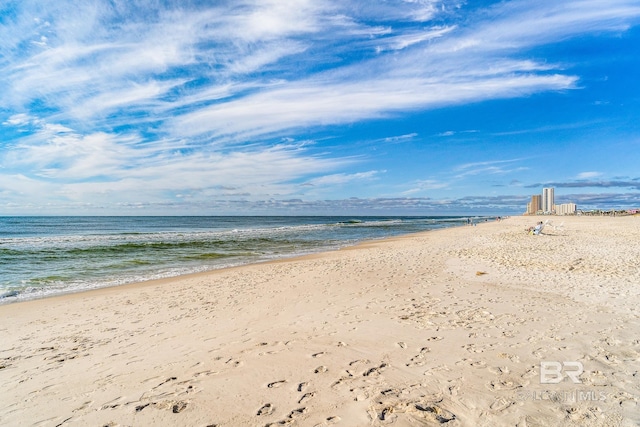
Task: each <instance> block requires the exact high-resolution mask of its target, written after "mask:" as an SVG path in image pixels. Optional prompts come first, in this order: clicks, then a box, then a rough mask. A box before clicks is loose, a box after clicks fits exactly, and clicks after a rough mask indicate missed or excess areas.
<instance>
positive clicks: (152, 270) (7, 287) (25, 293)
mask: <svg viewBox="0 0 640 427" xmlns="http://www.w3.org/2000/svg"><path fill="white" fill-rule="evenodd" d="M465 223H466V217H464V218H463V217H348V218H347V217H316V216H305V217H292V216H286V217H273V216H265V217H249V216H234V217H164V216H163V217H138V216H136V217H0V304H1V303H8V302H14V301H20V300H26V299H33V298H40V297H45V296H50V295H55V294H61V293H68V292H77V291H81V290H87V289H95V288H100V287H107V286H115V285H121V284H125V283H133V282H141V281H146V280H152V279H159V278H166V277H172V276H178V275H183V274H188V273H195V272H201V271H207V270H213V269H218V268H224V267H231V266H237V265H242V264H249V263H254V262H260V261H265V260H270V259H277V258H284V257H291V256H296V255H302V254H308V253H313V252H320V251H324V250H330V249H337V248H340V247H344V246H348V245H352V244H355V243H357V242H360V241H363V240H371V239H380V238H385V237H391V236H397V235H402V234H408V233H413V232H418V231H425V230H431V229H436V228H442V227H449V226H456V225H462V224H465Z"/></svg>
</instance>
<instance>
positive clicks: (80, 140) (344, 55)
mask: <svg viewBox="0 0 640 427" xmlns="http://www.w3.org/2000/svg"><path fill="white" fill-rule="evenodd" d="M10 6H11V8H13V10H12V11H11V13H6V14H4V15H3V16H2V19H3V25H2V26H0V94H1V95H0V97H1V101H2V106H3V107H2V111H1V112H0V122H1V123H2V127H3V130H4V131H5V132H6V135H8V136H7V137H6V138H3V142H2V143H0V144H2V148H3V151H2V153H1V154H0V191H3V192H4V193H3V194H11V195H12V196H11V197H12V198H11V199H10V203H13V202H14V201H15V202H18V201H19V200H23V199H25V198H26V199H29V200H37V199H39V198H42V199H43V200H50V201H57V202H59V203H63V201H65V200H67V201H74V202H78V203H80V202H81V201H86V202H88V203H97V202H99V201H100V200H116V196H115V195H116V194H117V199H118V200H120V199H122V200H121V201H123V202H128V201H129V200H131V201H132V203H133V200H135V199H136V197H137V198H140V197H141V195H143V196H144V197H147V198H148V200H149V201H150V202H152V201H153V202H158V203H160V201H161V200H172V199H173V198H174V197H178V196H177V195H179V197H178V198H180V199H182V201H184V200H186V199H188V198H190V200H205V199H206V198H208V197H227V196H229V197H231V196H233V197H248V198H249V199H251V200H254V199H255V200H257V199H260V198H265V199H268V198H273V197H276V198H282V199H284V198H287V197H294V196H297V195H298V194H299V191H300V189H299V188H300V186H299V184H296V183H300V182H307V183H311V184H313V185H315V186H318V187H319V186H325V187H328V186H338V185H339V184H341V183H346V182H352V181H353V182H355V181H363V180H367V179H375V178H376V177H377V176H378V175H379V174H381V173H382V172H381V171H380V170H376V171H368V172H354V171H352V170H351V171H348V172H347V171H344V170H340V168H344V167H345V166H347V165H352V164H353V163H354V162H353V159H352V158H340V157H336V156H334V155H333V154H332V153H331V152H330V151H328V152H323V153H322V154H315V155H312V154H311V150H310V148H311V147H312V146H313V144H309V145H301V144H296V143H295V142H292V143H277V142H274V141H283V138H292V141H296V140H298V139H307V138H308V135H309V134H311V133H312V132H313V130H314V129H315V130H317V129H327V128H329V127H333V126H337V125H343V124H353V123H360V122H363V121H369V120H373V119H379V118H390V117H396V116H398V115H401V114H404V113H407V112H414V111H419V110H424V109H433V108H439V107H443V106H451V105H460V104H465V103H469V102H480V101H485V100H494V99H500V98H513V97H523V96H529V95H533V94H536V93H540V92H545V91H566V90H577V89H579V88H580V87H581V86H580V78H579V76H578V75H576V74H575V73H574V72H571V71H567V64H556V63H552V62H548V61H547V60H546V58H536V55H535V54H531V55H529V54H528V55H526V59H524V58H523V57H524V56H525V55H521V49H527V48H536V47H537V46H540V45H543V44H545V43H555V42H557V41H562V40H566V39H568V38H571V37H576V36H582V35H585V34H591V33H593V32H620V31H624V30H625V29H627V28H629V26H630V25H634V24H637V21H638V20H639V19H640V6H639V5H638V4H637V2H636V1H635V0H610V1H606V2H605V1H604V0H570V1H564V2H555V1H551V0H543V1H539V2H529V1H512V2H506V3H505V2H499V3H496V4H495V5H493V6H491V7H489V8H485V9H474V11H472V12H469V14H468V15H463V12H462V11H463V10H464V4H463V3H462V2H452V3H446V4H442V3H440V2H436V1H435V0H391V1H388V2H376V3H374V4H371V2H364V1H363V0H350V1H345V2H338V1H334V0H301V1H296V2H283V1H278V0H240V1H220V2H214V3H211V4H208V3H207V2H205V3H202V2H184V3H183V2H156V1H153V0H149V1H141V2H133V3H132V2H120V1H112V2H106V1H104V2H103V1H96V2H80V3H78V2H70V1H64V0H62V1H61V0H56V1H54V0H42V1H35V0H26V1H24V2H13V3H12V4H11V5H10ZM7 7H9V6H7ZM445 21H446V23H443V22H445ZM401 132H407V131H406V130H403V131H401ZM409 132H410V131H409ZM399 133H400V132H399ZM457 133H459V132H456V134H457ZM453 134H454V131H448V132H445V133H443V134H441V135H442V136H448V135H453ZM416 137H417V133H406V134H401V135H400V136H397V137H390V138H387V139H386V141H385V142H389V143H397V142H402V141H408V140H412V139H414V138H416ZM285 141H286V140H285ZM390 145H391V144H390ZM515 163H517V161H516V160H505V161H496V162H485V163H476V164H468V165H462V166H460V167H459V168H458V169H457V171H456V172H457V173H458V174H459V175H460V177H462V176H471V175H474V174H478V173H495V174H497V173H506V172H509V171H513V170H516V169H517V166H515ZM520 170H522V168H520ZM313 177H316V178H313ZM582 178H583V179H592V178H595V176H588V175H584V176H582ZM414 182H415V183H416V185H415V186H414V187H413V188H414V189H422V190H424V189H429V188H435V187H437V186H438V185H440V184H439V181H433V182H432V181H429V180H421V181H414ZM16 188H18V189H20V191H17V190H16ZM52 188H54V189H55V190H54V191H51V189H52ZM142 189H144V191H141V190H142ZM20 192H22V193H24V197H23V196H20ZM240 195H242V196H240ZM247 195H249V196H247ZM292 200H293V199H292Z"/></svg>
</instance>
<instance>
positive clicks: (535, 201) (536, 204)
mask: <svg viewBox="0 0 640 427" xmlns="http://www.w3.org/2000/svg"><path fill="white" fill-rule="evenodd" d="M528 207H529V209H528V212H527V213H528V214H529V215H535V214H537V213H538V211H539V210H541V209H542V197H541V196H540V195H539V194H536V195H534V196H531V203H529V205H528Z"/></svg>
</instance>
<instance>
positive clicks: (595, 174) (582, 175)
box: [576, 171, 603, 179]
mask: <svg viewBox="0 0 640 427" xmlns="http://www.w3.org/2000/svg"><path fill="white" fill-rule="evenodd" d="M602 175H603V174H602V172H595V171H594V172H581V173H579V174H578V176H577V177H576V179H593V178H598V177H600V176H602Z"/></svg>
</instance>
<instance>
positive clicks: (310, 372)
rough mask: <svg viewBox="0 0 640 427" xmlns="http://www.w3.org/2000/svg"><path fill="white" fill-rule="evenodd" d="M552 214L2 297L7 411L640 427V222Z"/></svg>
mask: <svg viewBox="0 0 640 427" xmlns="http://www.w3.org/2000/svg"><path fill="white" fill-rule="evenodd" d="M537 218H538V217H512V218H509V219H508V220H505V221H501V222H489V223H482V224H480V225H479V226H477V227H452V228H447V229H439V230H431V231H427V232H422V233H417V234H410V235H405V236H400V237H391V238H386V239H382V240H374V241H367V242H362V243H359V244H357V245H354V246H350V247H347V248H343V249H341V250H337V251H331V252H323V253H315V254H310V255H304V256H301V257H295V258H287V259H279V260H272V261H267V262H262V263H257V264H250V265H243V266H238V267H231V268H227V269H220V270H213V271H208V272H204V273H195V274H192V275H187V276H179V277H173V278H168V279H160V280H154V281H148V282H141V283H136V284H128V285H120V286H117V287H110V288H101V289H95V290H89V291H84V292H80V293H73V294H65V295H59V296H52V297H47V298H44V299H37V300H30V301H24V302H16V303H11V304H6V305H2V306H0V316H2V317H3V318H4V319H7V321H6V322H4V324H3V326H2V327H1V329H0V342H2V348H0V365H2V368H1V369H0V382H1V383H2V384H4V391H3V395H4V399H3V404H2V407H0V419H2V420H4V421H3V422H6V423H7V424H9V425H21V424H37V423H43V424H53V425H60V424H62V425H98V423H99V425H112V426H115V425H122V426H126V425H202V426H205V425H220V426H227V425H268V424H269V423H280V422H283V423H285V424H288V423H290V424H292V425H301V426H306V425H333V424H336V425H345V426H352V425H353V426H357V425H387V424H389V423H390V422H393V423H394V425H414V424H415V423H419V422H421V423H423V424H425V425H432V424H433V425H438V424H439V423H442V422H443V421H446V423H447V425H520V426H524V425H527V426H534V425H558V426H565V425H583V426H584V425H586V426H589V425H593V426H596V425H611V426H614V425H635V424H636V423H638V422H640V419H638V418H637V414H638V413H639V412H640V411H639V410H638V409H639V407H638V398H639V397H640V388H639V386H638V381H637V375H639V374H638V372H639V371H640V340H638V339H637V336H638V333H639V332H640V321H639V319H640V311H639V309H638V306H639V304H638V303H640V290H639V289H638V287H637V283H639V282H640V273H639V272H638V268H637V267H638V264H637V259H640V249H638V248H637V245H635V246H633V244H632V242H637V241H638V240H637V238H638V237H640V218H634V217H623V218H597V217H596V218H560V217H553V218H551V219H552V222H553V223H554V224H555V223H560V222H564V226H562V227H559V226H556V227H546V228H545V230H544V231H543V234H542V235H541V236H529V235H527V234H526V232H525V231H524V228H525V227H526V226H527V225H532V224H533V223H535V221H536V220H537ZM625 242H626V245H625ZM549 360H551V361H561V362H562V361H576V362H579V363H581V364H582V365H583V366H584V373H582V374H581V375H580V379H581V381H582V382H581V383H580V384H574V383H569V382H568V381H563V382H562V383H560V384H548V383H543V384H541V383H540V362H542V361H549ZM554 393H555V394H554ZM567 393H568V394H567ZM600 393H604V395H601V394H600ZM549 396H552V397H553V396H555V400H554V399H552V398H549ZM570 396H575V398H574V400H575V401H570V399H569V397H570ZM545 397H547V398H545ZM587 397H588V398H589V399H587ZM592 397H593V399H591V398H592ZM601 397H604V398H603V399H601ZM582 398H584V399H582ZM634 417H635V418H634ZM481 419H482V420H483V421H480V420H481ZM481 423H486V424H481Z"/></svg>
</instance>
